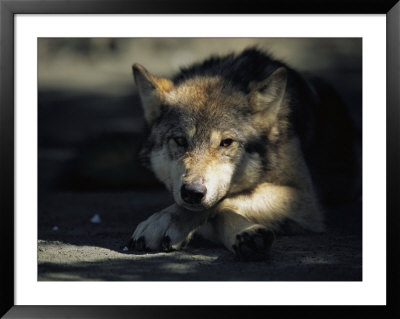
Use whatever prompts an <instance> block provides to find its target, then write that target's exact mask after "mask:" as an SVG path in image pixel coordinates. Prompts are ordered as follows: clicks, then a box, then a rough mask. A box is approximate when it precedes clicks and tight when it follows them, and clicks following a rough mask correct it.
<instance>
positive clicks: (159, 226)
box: [128, 210, 188, 251]
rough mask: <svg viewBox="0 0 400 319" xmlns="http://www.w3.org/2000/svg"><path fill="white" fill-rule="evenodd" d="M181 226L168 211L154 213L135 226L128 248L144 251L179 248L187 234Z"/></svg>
mask: <svg viewBox="0 0 400 319" xmlns="http://www.w3.org/2000/svg"><path fill="white" fill-rule="evenodd" d="M181 228H182V227H178V225H177V221H176V218H173V215H172V214H171V213H170V212H168V211H165V210H164V211H161V212H158V213H155V214H153V215H152V216H150V217H149V218H148V219H146V220H145V221H143V222H141V223H140V224H139V225H138V226H137V228H136V230H135V231H134V233H133V235H132V237H131V239H130V241H129V244H128V248H129V249H130V250H134V249H136V250H145V251H148V250H162V251H170V250H173V249H179V248H180V247H181V246H182V243H183V242H184V241H185V239H186V237H187V236H188V232H185V231H184V230H183V229H181Z"/></svg>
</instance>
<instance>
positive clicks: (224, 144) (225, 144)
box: [219, 138, 233, 147]
mask: <svg viewBox="0 0 400 319" xmlns="http://www.w3.org/2000/svg"><path fill="white" fill-rule="evenodd" d="M232 143H233V140H232V139H231V138H226V139H224V140H222V141H221V144H219V146H222V147H228V146H230V145H231V144H232Z"/></svg>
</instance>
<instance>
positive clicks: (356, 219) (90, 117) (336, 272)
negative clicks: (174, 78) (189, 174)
mask: <svg viewBox="0 0 400 319" xmlns="http://www.w3.org/2000/svg"><path fill="white" fill-rule="evenodd" d="M250 45H257V46H258V47H260V48H262V49H267V50H268V51H269V52H271V53H272V54H273V55H274V56H275V57H276V58H279V59H281V60H283V61H285V62H286V63H288V64H289V65H290V66H292V67H294V68H296V69H297V70H299V71H303V72H310V73H312V74H314V75H318V76H321V77H322V78H324V79H326V80H327V81H328V82H329V83H330V84H331V85H332V86H333V87H334V88H335V89H336V91H337V92H338V93H339V95H340V96H341V97H342V98H343V99H344V101H345V102H346V104H347V106H348V110H349V113H350V114H351V117H352V119H353V122H354V126H355V127H356V129H357V130H358V132H359V134H360V135H361V128H362V112H361V89H362V81H361V80H362V78H361V69H362V59H361V58H362V41H361V39H334V38H329V39H317V38H313V39H298V38H297V39H279V38H271V39H170V38H168V39H166V38H164V39H161V38H153V39H103V38H93V39H85V38H79V39H65V38H62V39H61V38H60V39H39V42H38V85H39V92H38V112H39V114H38V118H39V123H38V124H39V126H38V148H39V152H38V154H39V167H38V168H39V170H38V183H39V185H38V186H39V209H38V212H39V219H38V221H39V222H38V229H39V235H38V236H39V245H38V262H39V280H360V279H361V198H360V199H357V200H356V201H354V202H351V203H346V204H343V205H340V206H336V207H330V208H328V209H327V218H328V232H327V233H326V234H324V235H312V236H294V237H282V238H281V239H280V240H279V241H278V242H277V244H276V245H275V248H274V250H275V257H274V260H273V261H269V262H266V263H250V264H247V265H246V266H244V265H243V264H242V263H238V262H236V261H235V260H234V258H233V256H231V254H230V253H228V252H227V251H225V250H224V249H220V248H216V247H207V248H203V246H196V245H194V246H193V247H192V248H190V249H189V250H188V251H185V252H175V253H171V254H165V253H160V254H152V255H137V254H135V253H132V252H124V251H122V248H123V246H124V243H125V241H126V240H127V238H128V237H129V236H130V235H131V233H132V232H133V230H134V228H135V227H136V225H137V223H138V222H140V221H142V220H144V219H145V218H146V217H147V216H149V215H150V214H152V213H154V212H156V211H157V210H160V209H162V208H163V207H165V206H167V205H169V204H171V203H172V198H171V197H170V195H169V194H168V193H167V192H166V191H165V190H164V188H163V187H162V186H161V185H160V184H159V183H158V182H157V181H156V180H155V179H154V177H153V176H152V174H151V173H150V172H148V171H146V170H145V169H144V168H143V167H141V166H140V164H139V162H138V157H137V153H138V150H139V148H140V145H141V143H142V141H143V139H144V136H145V134H144V132H145V124H144V121H143V116H142V109H141V106H140V103H139V100H138V96H137V93H136V89H135V86H134V83H133V77H132V73H131V65H132V64H133V63H135V62H138V63H141V64H142V65H144V66H145V67H146V68H148V69H149V71H151V72H153V73H155V74H158V75H162V76H169V75H172V74H173V73H174V72H177V71H178V69H179V67H181V66H186V65H189V64H191V63H193V62H196V61H199V60H201V59H203V58H206V57H208V56H209V55H210V54H224V53H229V52H231V51H234V52H239V51H240V50H242V49H243V48H245V47H248V46H250ZM344 187H345V186H344ZM95 214H98V215H99V216H100V218H101V223H98V224H94V223H91V222H90V219H91V218H92V217H93V216H94V215H95ZM54 226H57V228H58V229H57V230H53V227H54ZM247 267H250V268H251V267H253V268H251V271H244V270H243V268H247ZM254 267H255V268H254ZM210 270H211V271H210Z"/></svg>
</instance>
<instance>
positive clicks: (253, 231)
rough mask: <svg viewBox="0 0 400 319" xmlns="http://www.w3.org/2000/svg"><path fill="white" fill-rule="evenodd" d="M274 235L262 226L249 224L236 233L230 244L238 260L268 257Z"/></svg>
mask: <svg viewBox="0 0 400 319" xmlns="http://www.w3.org/2000/svg"><path fill="white" fill-rule="evenodd" d="M274 239H275V235H274V233H273V232H272V231H271V230H268V229H266V228H265V227H263V226H259V225H254V226H250V227H248V228H246V229H244V230H243V231H241V232H240V233H239V234H237V235H236V239H235V243H234V244H233V245H232V248H233V250H234V251H235V253H236V255H237V257H238V258H239V260H242V261H258V260H264V259H266V258H267V257H268V255H269V252H270V248H271V245H272V243H273V242H274Z"/></svg>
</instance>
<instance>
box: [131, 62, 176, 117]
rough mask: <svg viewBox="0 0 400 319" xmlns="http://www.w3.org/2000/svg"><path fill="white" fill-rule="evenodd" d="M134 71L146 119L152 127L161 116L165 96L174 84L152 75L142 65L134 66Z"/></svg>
mask: <svg viewBox="0 0 400 319" xmlns="http://www.w3.org/2000/svg"><path fill="white" fill-rule="evenodd" d="M132 71H133V77H134V79H135V83H136V86H137V88H138V91H139V95H140V99H141V101H142V105H143V108H144V117H145V119H146V121H147V123H148V124H149V125H151V124H153V123H154V121H155V120H156V119H157V118H158V117H159V116H160V115H161V105H162V103H163V102H164V99H165V94H166V93H167V92H169V91H170V90H171V89H172V88H173V86H174V84H173V83H172V81H170V80H168V79H165V78H160V77H158V76H155V75H153V74H151V73H150V72H149V71H147V70H146V69H145V68H144V67H143V66H141V65H140V64H134V65H133V66H132Z"/></svg>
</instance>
